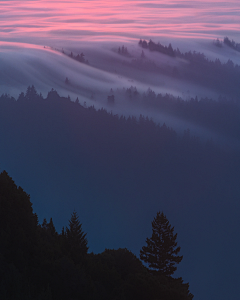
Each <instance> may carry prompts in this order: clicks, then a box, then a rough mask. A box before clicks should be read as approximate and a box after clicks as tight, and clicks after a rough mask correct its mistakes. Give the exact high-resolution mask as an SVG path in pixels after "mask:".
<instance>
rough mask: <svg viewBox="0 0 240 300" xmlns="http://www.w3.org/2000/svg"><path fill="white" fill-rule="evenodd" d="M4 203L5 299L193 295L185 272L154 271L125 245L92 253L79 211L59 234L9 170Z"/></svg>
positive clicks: (1, 283)
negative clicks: (178, 275)
mask: <svg viewBox="0 0 240 300" xmlns="http://www.w3.org/2000/svg"><path fill="white" fill-rule="evenodd" d="M0 207H1V210H0V241H1V244H0V245H1V246H0V298H1V299H2V300H15V299H24V300H27V299H29V300H33V299H36V300H43V299H44V300H52V299H56V300H57V299H58V300H59V299H63V300H71V299H94V300H95V299H109V300H110V299H119V300H120V299H122V300H124V299H129V300H130V299H143V300H146V299H159V300H160V299H183V300H188V299H189V300H191V299H192V298H193V295H192V294H191V293H190V292H189V285H188V284H187V283H183V279H182V278H177V279H174V278H173V277H171V276H169V275H165V274H164V273H161V272H160V273H152V272H150V270H149V269H148V268H147V267H145V266H144V265H143V264H142V262H141V261H140V260H139V259H138V258H137V257H136V256H135V255H134V254H133V253H132V252H131V251H129V250H127V249H126V248H125V249H118V250H110V249H105V251H104V252H103V253H101V254H93V253H88V242H87V237H86V233H84V232H83V231H82V227H81V226H82V224H81V223H80V221H79V219H78V215H77V213H76V212H75V211H74V212H73V214H72V217H71V219H70V220H69V224H68V226H67V227H66V228H63V229H62V232H61V233H60V234H59V233H57V231H56V229H55V226H54V224H53V220H52V218H51V219H50V221H49V222H47V220H46V219H44V221H43V223H42V224H39V222H38V217H37V214H36V213H33V209H32V203H31V202H30V196H29V195H28V194H27V193H26V192H25V191H24V190H23V189H22V188H21V187H17V186H16V184H15V183H14V181H13V180H12V178H11V177H10V176H9V175H8V173H7V172H6V171H3V172H2V173H1V174H0ZM163 249H164V248H163ZM170 274H171V273H170Z"/></svg>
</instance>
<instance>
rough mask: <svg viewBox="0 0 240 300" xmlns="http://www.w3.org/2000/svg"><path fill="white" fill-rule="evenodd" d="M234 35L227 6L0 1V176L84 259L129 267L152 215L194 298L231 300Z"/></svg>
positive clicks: (238, 138) (234, 299)
mask: <svg viewBox="0 0 240 300" xmlns="http://www.w3.org/2000/svg"><path fill="white" fill-rule="evenodd" d="M239 24H240V10H239V1H238V0H230V1H228V2H226V1H224V0H218V1H211V2H209V1H207V0H202V1H199V0H193V1H190V0H186V1H183V0H176V1H168V2H166V1H165V0H151V1H145V0H144V1H130V0H121V1H118V2H116V1H110V0H106V1H100V0H91V1H85V0H84V1H76V0H70V1H68V2H66V1H64V0H50V1H49V0H36V1H1V18H0V33H1V38H0V173H1V172H2V171H3V170H4V169H5V170H6V171H7V172H8V173H9V175H10V176H11V177H12V178H13V179H14V181H15V182H16V184H17V185H20V186H22V187H23V188H24V190H26V192H27V193H29V194H30V196H31V201H32V202H33V208H34V211H36V213H37V214H38V216H39V222H40V223H41V222H42V220H43V218H45V217H46V218H47V220H49V219H50V218H53V222H54V224H55V225H56V228H57V231H58V232H60V231H61V228H62V226H63V225H64V224H67V220H68V219H69V216H70V214H71V213H72V211H73V209H76V211H77V212H78V214H79V217H80V220H81V222H82V224H83V229H84V231H85V232H87V234H88V238H89V246H90V251H93V252H94V253H99V252H102V251H104V247H107V248H109V249H117V248H119V247H123V248H124V247H127V248H128V249H129V250H131V251H133V252H134V253H135V254H136V255H138V254H139V249H140V248H141V247H142V245H143V244H144V242H145V239H146V237H147V236H149V234H150V232H151V221H152V219H153V216H154V215H155V213H156V211H159V210H162V211H164V212H165V213H166V214H167V216H168V217H169V220H170V222H171V223H172V224H173V225H174V226H175V229H176V232H177V233H178V239H179V245H180V246H181V251H182V253H181V254H182V255H183V257H184V258H183V262H182V264H181V266H179V268H178V270H177V273H176V276H182V277H183V278H184V280H186V281H187V282H189V283H190V291H191V292H192V293H193V294H194V296H195V297H194V300H202V299H204V300H213V299H218V300H225V299H228V298H231V300H239V291H238V288H237V286H238V284H239V282H238V281H239V268H240V265H239V260H238V259H237V258H238V249H239V246H240V245H239V239H238V238H237V237H238V236H239V209H240V202H239V199H240V186H239V182H240V172H239V170H240V155H239V149H240V148H239V147H240V85H239V78H240V52H239V46H240V39H239ZM226 37H228V41H227V43H226V42H224V39H225V38H226ZM140 40H141V43H139V42H140ZM13 97H14V98H13Z"/></svg>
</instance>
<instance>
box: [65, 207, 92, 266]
mask: <svg viewBox="0 0 240 300" xmlns="http://www.w3.org/2000/svg"><path fill="white" fill-rule="evenodd" d="M86 235H87V234H86V233H84V232H83V230H82V224H81V223H80V221H79V217H78V215H77V213H76V211H75V210H74V212H73V213H72V216H71V219H70V220H69V227H66V242H67V248H68V252H69V253H70V256H71V258H72V259H73V261H74V262H76V263H78V262H79V261H80V260H81V258H82V257H83V256H84V255H86V254H87V251H88V246H87V244H88V241H87V238H86Z"/></svg>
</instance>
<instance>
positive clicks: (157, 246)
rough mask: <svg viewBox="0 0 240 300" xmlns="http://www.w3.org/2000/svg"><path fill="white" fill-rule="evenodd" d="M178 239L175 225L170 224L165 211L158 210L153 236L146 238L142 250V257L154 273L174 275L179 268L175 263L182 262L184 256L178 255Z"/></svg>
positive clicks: (153, 224)
mask: <svg viewBox="0 0 240 300" xmlns="http://www.w3.org/2000/svg"><path fill="white" fill-rule="evenodd" d="M176 239H177V233H175V234H174V227H172V226H171V225H170V224H169V221H168V219H167V218H166V216H165V215H164V213H163V212H158V213H157V216H156V217H155V218H154V220H153V222H152V236H151V238H147V239H146V243H147V246H143V247H142V249H141V250H140V259H141V260H143V261H144V262H145V263H147V264H148V266H149V268H150V269H151V270H152V271H153V272H154V273H155V272H157V273H160V274H163V275H166V276H170V275H172V274H173V273H174V272H175V271H176V269H177V268H176V266H175V264H178V263H180V262H181V260H182V258H183V257H182V256H178V255H177V254H178V253H179V251H180V247H177V242H176Z"/></svg>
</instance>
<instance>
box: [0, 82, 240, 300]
mask: <svg viewBox="0 0 240 300" xmlns="http://www.w3.org/2000/svg"><path fill="white" fill-rule="evenodd" d="M170 103H172V105H174V103H175V102H174V101H172V102H170ZM209 104H210V105H212V104H211V102H209ZM169 105H170V104H169ZM184 105H185V104H183V106H184ZM189 105H190V104H189ZM192 105H196V106H197V105H199V104H198V102H197V101H196V103H195V102H192ZM205 105H206V106H207V102H206V103H205ZM214 105H216V106H217V105H218V104H217V103H216V104H214ZM186 106H187V104H186ZM217 113H218V111H216V114H217ZM0 138H1V141H2V146H1V149H0V154H1V157H10V158H11V159H13V158H14V155H17V157H19V160H22V161H23V162H24V164H26V165H31V164H32V165H33V172H38V169H36V167H39V168H40V166H42V165H46V170H47V171H48V172H49V173H50V175H49V174H47V173H44V174H43V176H49V177H47V178H50V180H52V181H53V182H54V176H52V175H51V174H52V173H51V172H52V169H53V170H54V172H56V170H59V172H62V173H63V174H66V175H65V177H64V178H65V179H64V180H65V181H64V184H65V185H66V186H67V187H68V188H69V189H71V188H72V187H73V186H74V184H73V183H74V182H77V185H78V186H80V189H79V190H78V192H79V191H80V193H81V196H82V197H87V196H88V197H89V198H91V197H97V196H98V197H99V199H100V200H101V201H103V202H104V201H106V199H111V201H120V199H121V201H123V205H124V204H126V203H127V202H128V201H130V199H131V200H132V201H135V203H136V204H135V207H136V206H137V205H141V203H143V201H148V204H149V205H151V203H153V201H156V199H164V201H166V202H167V201H169V202H171V201H172V199H178V200H179V202H181V201H185V202H189V203H191V201H192V200H193V199H194V201H195V202H198V201H202V202H204V203H211V205H212V206H217V205H222V203H223V201H225V199H226V197H229V201H235V200H234V199H235V198H236V200H237V199H238V198H239V197H238V195H239V180H238V179H239V170H240V168H239V167H240V158H239V151H238V149H236V150H232V149H230V150H228V151H226V150H224V149H222V148H221V147H219V146H218V145H217V144H215V143H214V142H213V141H211V140H210V141H207V142H206V141H200V140H199V139H198V138H197V137H195V136H192V135H191V132H190V131H189V130H188V129H186V131H185V133H184V134H183V135H182V136H181V135H178V134H177V133H176V132H175V131H174V130H173V129H171V128H168V127H167V125H165V124H160V125H157V124H155V123H154V122H153V121H152V120H150V119H149V118H147V117H144V116H140V117H139V118H136V117H124V116H118V115H113V114H112V113H108V112H107V111H106V110H104V109H101V110H96V109H95V108H94V107H83V106H82V105H80V104H79V102H78V101H71V100H70V98H69V97H68V98H65V97H60V96H59V95H58V93H57V91H55V90H51V91H50V92H49V93H48V95H47V97H46V98H44V97H43V96H42V95H41V94H38V93H37V92H36V90H35V88H34V87H33V86H32V87H29V88H28V89H27V91H26V93H21V94H20V95H19V97H18V99H17V100H16V99H14V98H13V97H11V96H9V95H2V96H1V97H0ZM1 157H0V159H1ZM36 162H37V164H36V165H35V163H36ZM0 167H1V162H0ZM58 168H60V169H58ZM1 171H2V170H1ZM23 172H24V171H23ZM51 176H52V177H51ZM39 180H42V179H41V178H40V177H39ZM55 184H56V183H55ZM57 184H58V188H59V189H61V186H60V185H59V183H57ZM42 188H44V186H43V187H42ZM96 195H97V196H96ZM0 200H1V210H0V214H1V218H0V222H1V246H0V247H1V248H0V265H1V267H0V272H1V273H0V278H1V279H0V280H1V282H0V291H1V299H49V300H50V299H63V300H65V299H109V300H110V299H143V300H145V299H172V300H175V299H191V298H192V295H191V294H190V293H189V290H188V284H183V281H182V279H181V278H180V279H173V278H172V277H171V276H170V277H169V276H167V277H166V276H163V275H159V274H153V273H152V272H150V271H149V270H148V268H146V267H145V266H143V265H142V263H141V261H140V260H139V259H138V258H137V257H136V256H135V255H134V254H133V253H131V252H130V251H129V250H127V249H118V250H109V249H108V250H105V251H104V252H103V253H101V254H93V253H88V252H87V248H88V245H87V243H85V246H84V249H85V251H84V252H81V251H77V254H76V251H75V250H74V249H75V248H74V247H72V244H71V243H70V242H69V241H70V240H71V238H70V236H71V234H70V233H69V230H70V228H71V226H70V223H69V225H68V226H67V228H68V229H66V228H64V229H63V231H62V232H61V233H59V232H57V231H56V229H55V226H54V223H53V220H52V219H50V221H49V222H48V221H46V220H44V221H43V223H42V224H40V223H39V221H38V217H37V215H36V214H34V213H33V210H32V204H31V202H30V196H29V195H27V194H26V193H25V192H24V191H23V189H22V188H20V187H17V186H16V185H15V183H14V182H13V180H12V179H11V178H10V177H9V175H8V174H7V173H6V172H5V171H4V172H2V173H1V175H0ZM65 200H66V201H68V199H65ZM124 201H125V202H124ZM159 203H161V202H159ZM75 216H76V215H75ZM73 217H74V214H73ZM71 220H72V221H73V219H72V218H71V219H70V221H71ZM75 221H76V219H75ZM70 231H71V230H70ZM82 237H83V238H85V236H82ZM86 238H87V239H88V238H90V237H89V235H87V236H86ZM139 250H140V249H139Z"/></svg>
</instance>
